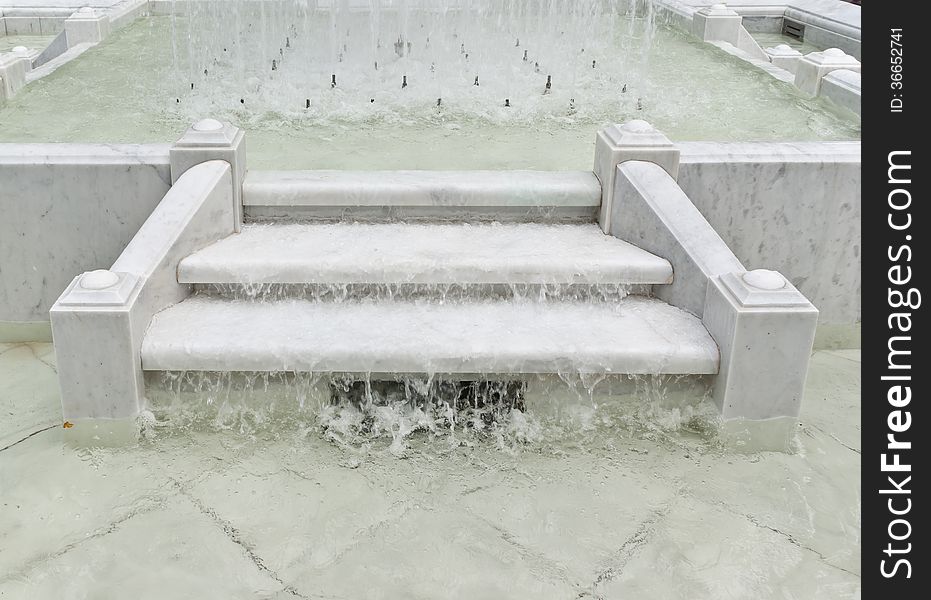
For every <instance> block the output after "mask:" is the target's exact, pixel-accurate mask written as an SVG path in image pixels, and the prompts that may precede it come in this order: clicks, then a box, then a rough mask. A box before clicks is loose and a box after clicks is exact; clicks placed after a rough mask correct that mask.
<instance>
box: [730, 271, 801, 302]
mask: <svg viewBox="0 0 931 600" xmlns="http://www.w3.org/2000/svg"><path fill="white" fill-rule="evenodd" d="M721 283H722V284H724V287H726V288H727V289H728V291H730V293H732V294H733V295H734V297H735V298H737V301H738V302H740V304H741V306H745V307H748V308H754V307H761V308H762V307H769V306H785V307H797V308H805V307H810V306H811V302H809V301H808V298H806V297H805V296H803V295H802V293H801V292H799V291H798V290H797V289H796V288H795V286H793V285H792V284H791V283H789V280H788V279H786V278H785V277H783V276H782V274H780V273H778V272H777V271H770V270H767V269H756V270H754V271H742V272H736V273H725V274H724V275H721Z"/></svg>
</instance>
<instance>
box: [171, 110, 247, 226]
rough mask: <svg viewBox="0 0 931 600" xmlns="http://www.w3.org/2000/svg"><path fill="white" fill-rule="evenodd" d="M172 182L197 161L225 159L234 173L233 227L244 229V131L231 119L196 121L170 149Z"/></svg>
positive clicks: (198, 162)
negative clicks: (226, 120) (229, 121)
mask: <svg viewBox="0 0 931 600" xmlns="http://www.w3.org/2000/svg"><path fill="white" fill-rule="evenodd" d="M169 156H170V163H171V183H172V185H174V184H175V183H176V182H177V181H178V179H179V178H180V177H181V175H183V174H184V172H185V171H187V170H188V169H190V168H191V167H193V166H195V165H199V164H201V163H204V162H207V161H211V160H223V161H226V162H228V163H229V164H230V167H231V168H232V173H233V216H234V231H236V232H237V233H238V232H239V231H240V230H241V229H242V183H243V180H244V179H245V178H246V144H245V133H244V132H243V130H242V129H240V128H239V127H236V126H235V125H231V124H230V123H221V122H220V121H217V120H215V119H202V120H200V121H198V122H196V123H194V124H193V125H192V126H191V127H189V128H188V130H187V131H185V132H184V135H182V136H181V138H180V139H178V141H177V142H175V143H174V145H173V146H172V147H171V150H170V151H169Z"/></svg>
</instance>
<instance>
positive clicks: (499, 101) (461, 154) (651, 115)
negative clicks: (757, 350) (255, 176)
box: [0, 3, 860, 170]
mask: <svg viewBox="0 0 931 600" xmlns="http://www.w3.org/2000/svg"><path fill="white" fill-rule="evenodd" d="M191 4H199V3H191ZM204 4H206V5H210V3H204ZM179 5H180V3H179ZM208 16H209V15H200V18H199V20H207V17H208ZM428 16H429V15H427V16H425V17H424V18H423V21H424V22H425V23H428V24H429V23H432V21H431V20H430V19H429V18H427V17H428ZM186 18H187V17H186V14H185V13H184V12H181V13H180V14H178V15H175V16H173V17H169V16H157V17H149V18H143V19H139V20H137V21H136V22H135V23H133V24H132V25H130V26H128V27H126V28H125V29H122V30H120V31H118V32H116V33H114V34H113V35H112V36H111V37H110V38H108V39H107V40H105V41H104V42H103V43H101V44H100V45H98V46H96V47H94V48H92V49H90V50H88V51H87V52H86V53H84V54H83V55H82V56H80V57H78V58H77V59H75V60H74V61H72V62H70V63H68V64H66V65H64V66H62V67H61V68H59V69H58V70H57V71H55V72H54V73H52V74H51V75H48V76H46V77H45V78H43V79H40V80H38V81H35V82H33V83H31V84H29V85H28V86H27V87H26V88H25V89H24V90H22V92H20V93H19V94H18V95H16V96H15V97H13V98H12V99H11V100H10V101H8V102H7V104H6V105H5V106H3V107H0V142H25V141H30V142H36V141H46V142H108V143H116V142H132V143H140V142H141V143H146V142H166V141H170V140H172V139H174V137H175V136H176V135H177V132H178V131H179V130H183V128H184V127H186V126H187V125H188V124H189V123H190V122H192V121H193V120H196V119H197V118H200V117H201V116H203V115H208V114H209V115H212V116H214V117H216V118H220V119H222V120H228V121H230V122H234V123H237V124H238V125H240V126H242V127H244V128H245V129H247V130H248V131H249V159H250V165H251V166H252V167H253V168H259V169H299V168H316V169H319V168H333V169H392V168H424V169H454V168H460V169H478V168H490V169H509V168H510V169H513V168H533V169H551V170H552V169H588V168H590V161H591V154H592V140H593V136H594V132H595V131H596V130H598V129H600V128H601V127H603V126H604V125H606V124H608V123H617V122H624V121H626V120H629V119H633V118H639V119H646V120H648V121H650V122H651V123H653V124H654V125H655V126H657V127H658V128H659V129H660V130H662V131H663V132H664V133H666V134H667V135H668V136H669V137H670V138H672V139H676V140H679V141H687V140H703V141H709V140H714V141H722V142H723V141H805V140H849V139H858V138H859V131H860V127H859V120H858V119H857V118H856V117H855V116H854V115H852V114H848V113H845V112H844V111H843V110H842V109H838V108H836V107H833V106H830V105H829V104H828V103H827V102H826V101H824V100H823V99H810V98H807V97H805V96H803V95H802V94H801V93H800V92H799V91H798V90H797V89H796V88H794V87H793V86H792V85H791V84H789V83H785V82H782V81H778V80H776V79H773V78H772V77H771V76H770V75H769V74H767V73H765V72H763V71H761V70H758V69H756V68H754V67H753V66H752V65H749V64H747V63H745V62H743V61H741V60H739V59H737V58H734V57H732V56H730V55H728V54H726V53H725V52H723V51H721V50H719V49H717V48H715V47H713V46H710V45H708V44H704V43H702V42H701V41H699V40H697V39H694V38H692V37H690V36H689V35H688V34H686V33H683V32H681V31H678V30H676V29H674V28H671V27H669V26H667V25H664V24H663V23H662V20H661V19H658V18H656V17H654V18H653V20H650V19H648V18H647V17H644V16H641V17H637V18H629V17H627V16H618V15H608V16H606V17H605V18H603V19H601V20H600V22H601V23H602V24H601V26H600V29H602V30H603V31H599V34H603V36H604V39H605V41H604V42H602V43H601V44H597V45H596V44H589V47H588V48H585V52H584V53H582V52H581V48H579V49H578V50H575V46H578V45H580V44H581V43H576V44H572V48H573V52H569V51H568V50H566V49H565V48H554V49H553V51H551V52H550V53H549V56H550V61H549V63H545V64H542V65H541V67H540V68H539V72H536V71H537V69H535V67H534V66H533V64H531V62H530V61H528V62H524V61H523V60H522V56H523V50H527V51H528V54H530V53H533V54H531V56H536V55H537V53H538V52H539V53H541V54H544V55H546V54H545V53H543V51H542V50H538V48H540V47H541V46H543V47H545V46H546V44H544V43H543V40H546V39H549V38H547V37H546V36H543V35H542V34H540V35H538V36H534V35H533V32H523V35H524V38H523V39H521V40H519V41H520V44H521V46H519V47H516V46H515V43H516V42H517V41H518V39H517V36H519V35H521V34H522V33H521V32H519V31H516V32H510V31H509V32H501V33H500V34H497V33H491V31H493V26H494V25H495V21H494V20H489V21H480V22H478V23H472V25H471V29H470V30H469V33H470V35H471V36H472V37H471V38H470V40H472V41H470V42H469V43H470V46H472V45H474V46H475V48H476V49H474V50H470V52H469V59H468V60H466V59H465V58H464V56H465V55H464V54H460V53H459V50H460V44H464V43H465V42H464V41H461V42H460V41H459V40H464V39H465V37H464V36H465V34H462V35H463V37H456V38H455V41H454V40H453V39H452V38H451V36H452V35H453V33H452V32H450V31H448V30H446V31H445V36H446V37H448V38H450V39H446V40H440V39H438V38H439V37H440V34H436V35H434V36H433V37H432V38H431V44H432V46H431V48H429V49H428V48H426V41H425V40H426V37H427V35H428V34H427V33H422V32H421V29H420V28H419V27H416V24H417V23H419V21H417V20H416V19H415V17H414V16H411V17H410V21H411V23H410V24H409V27H412V28H413V29H414V30H415V31H416V32H417V34H416V36H414V35H412V36H411V44H412V46H411V48H412V49H411V54H410V55H409V56H403V57H399V56H397V55H396V54H395V52H394V48H393V47H392V46H391V45H390V44H389V43H388V41H385V42H384V47H382V48H381V49H380V50H379V49H373V48H372V47H370V46H371V37H372V34H371V33H370V32H368V31H367V30H366V26H367V25H368V24H370V21H369V20H368V17H363V16H360V15H357V14H356V13H351V14H350V15H349V16H348V17H347V22H348V24H347V27H349V28H350V30H351V33H352V34H353V37H352V39H353V40H355V39H356V38H359V37H361V38H362V39H363V41H364V42H365V43H366V44H368V45H363V47H362V48H360V49H359V50H358V51H357V52H356V53H352V52H347V53H346V56H345V57H344V59H343V60H344V62H342V63H341V62H338V61H337V60H331V59H329V58H327V57H328V55H329V54H330V51H329V48H331V46H332V45H333V44H332V43H331V42H332V40H327V39H326V38H325V37H323V38H321V39H320V40H316V39H315V40H310V39H306V38H302V37H301V38H296V39H295V40H294V42H293V44H292V47H291V48H287V49H285V48H280V49H281V50H282V53H283V55H284V58H283V59H281V60H282V62H281V63H280V65H278V66H277V67H276V70H275V71H272V70H271V60H278V59H275V58H271V56H272V55H271V53H269V57H270V58H269V60H268V61H260V60H259V59H254V60H251V61H245V59H242V60H243V62H244V64H245V66H246V67H247V68H244V69H239V68H238V65H239V64H240V63H239V62H236V59H235V57H234V58H230V59H224V58H223V46H222V45H220V44H222V41H216V40H214V41H211V42H210V43H207V42H206V41H205V42H204V45H205V47H206V48H200V47H198V48H194V49H191V48H185V47H184V46H183V45H181V44H179V43H177V42H174V43H173V42H172V40H179V39H187V31H188V22H187V20H186ZM312 18H313V19H317V20H321V21H324V23H317V25H318V26H319V28H322V29H323V30H324V31H326V28H325V27H324V25H325V20H326V18H327V17H325V16H319V15H318V16H316V17H312ZM383 20H384V21H390V15H387V16H385V17H384V19H383ZM584 23H588V21H583V24H584ZM311 25H313V23H312V24H311ZM311 25H308V27H309V28H310V30H311V31H316V29H314V28H313V27H312V26H311ZM382 25H383V27H384V29H385V30H389V29H392V30H393V28H391V27H390V26H389V23H382ZM445 26H448V27H451V25H450V24H446V25H445ZM208 31H209V29H208ZM173 32H174V33H173ZM544 33H546V35H547V36H550V37H551V38H554V39H560V36H559V34H558V33H551V32H549V31H546V32H544ZM217 35H219V34H217ZM567 35H568V34H567ZM282 36H283V37H285V38H287V37H288V36H287V31H284V32H281V34H280V35H278V37H282ZM254 37H257V38H260V37H261V36H259V35H256V36H254ZM577 37H578V36H577ZM250 39H252V38H250ZM579 39H582V38H579ZM314 41H319V46H320V47H321V48H325V49H326V50H320V51H319V53H318V54H319V55H314V52H313V51H314V50H315V49H317V46H315V45H314V43H313V42H314ZM441 41H443V42H444V44H443V45H441V44H440V42H441ZM574 41H577V40H574ZM278 42H280V44H279V43H278ZM534 43H536V46H534ZM285 44H286V41H285V39H282V40H277V38H275V40H274V42H273V43H272V45H273V46H274V47H275V48H274V50H275V52H274V53H275V54H276V55H277V51H278V50H279V45H281V46H284V45H285ZM376 44H377V42H376ZM308 46H309V47H310V48H309V49H308ZM483 48H488V50H485V51H483V50H482V49H483ZM405 49H406V46H405ZM226 50H227V54H233V53H235V52H237V51H239V52H243V53H246V54H247V55H248V56H252V55H258V54H259V52H258V51H257V50H256V49H255V48H252V47H250V48H245V49H238V48H234V47H232V45H230V46H228V47H226ZM405 51H406V50H405ZM428 52H429V53H430V54H427V55H426V56H421V53H428ZM300 53H304V54H300ZM306 54H310V56H305V55H306ZM375 55H377V56H378V57H380V58H381V61H380V63H379V69H378V70H377V71H376V70H375V69H374V62H375V59H374V58H373V56H375ZM191 56H194V57H195V58H191ZM207 56H209V57H210V58H209V59H208V58H205V57H207ZM213 58H217V63H216V64H214V61H213ZM537 58H541V57H540V56H537ZM279 59H280V57H279ZM224 60H225V62H223V61H224ZM350 60H353V61H355V62H350ZM592 61H595V68H592V66H591V63H592ZM266 62H267V64H266ZM193 64H196V68H195V67H193V66H192V65H193ZM258 64H261V68H263V69H267V71H266V72H264V73H261V72H255V73H253V72H252V71H250V70H249V69H252V70H255V69H258V68H259V67H258V66H256V65H258ZM434 65H435V69H434V72H431V67H432V66H434ZM205 69H206V71H207V75H204V73H203V72H204V70H205ZM333 72H335V74H336V75H337V79H338V86H337V88H335V89H332V88H331V87H330V77H331V75H332V74H334V73H333ZM405 75H406V76H407V81H408V85H407V87H406V88H402V80H403V77H404V76H405ZM476 76H478V77H480V85H479V86H475V85H474V78H475V77H476ZM547 76H550V77H552V86H551V89H550V92H549V93H547V94H544V93H543V92H544V91H546V89H545V86H546V78H547ZM260 77H261V79H260ZM192 83H193V84H194V89H193V90H191V84H192ZM625 86H626V89H627V91H626V92H623V90H624V89H625ZM438 98H442V102H441V105H440V106H439V107H438V106H437V99H438ZM372 100H374V102H372ZM505 100H508V101H509V104H510V106H509V107H507V106H505ZM241 101H242V102H241ZM308 101H309V104H310V107H309V108H307V103H308Z"/></svg>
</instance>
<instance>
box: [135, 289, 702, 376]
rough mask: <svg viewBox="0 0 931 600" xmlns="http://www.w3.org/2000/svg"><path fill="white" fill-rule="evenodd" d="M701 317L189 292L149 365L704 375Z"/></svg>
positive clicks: (150, 345)
mask: <svg viewBox="0 0 931 600" xmlns="http://www.w3.org/2000/svg"><path fill="white" fill-rule="evenodd" d="M718 360H719V355H718V348H717V346H716V345H715V343H714V340H713V339H712V338H711V336H710V335H709V334H708V332H707V330H706V329H705V328H704V326H703V325H702V323H701V321H700V320H699V319H698V318H696V317H695V316H693V315H691V314H689V313H686V312H684V311H682V310H679V309H677V308H674V307H672V306H669V305H668V304H665V303H664V302H662V301H660V300H656V299H652V298H646V297H641V296H630V297H628V298H626V299H624V300H622V301H620V302H617V303H591V302H586V303H571V302H570V303H561V302H471V303H469V302H467V303H445V304H441V303H429V302H309V301H303V300H287V301H280V302H249V301H242V300H229V299H223V298H217V297H213V296H206V295H195V296H192V297H190V298H189V299H187V300H185V301H183V302H181V303H179V304H176V305H174V306H172V307H170V308H168V309H166V310H164V311H162V312H160V313H158V314H156V315H155V317H154V318H153V320H152V322H151V324H150V326H149V328H148V330H147V331H146V334H145V337H144V339H143V343H142V366H143V369H145V370H148V371H175V370H189V371H315V372H350V373H496V374H507V373H511V374H517V373H570V372H572V373H578V372H587V373H614V374H622V373H630V374H710V373H716V372H717V369H718Z"/></svg>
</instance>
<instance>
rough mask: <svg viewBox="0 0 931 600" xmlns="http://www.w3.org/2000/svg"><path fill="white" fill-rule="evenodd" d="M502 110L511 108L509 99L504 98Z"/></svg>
mask: <svg viewBox="0 0 931 600" xmlns="http://www.w3.org/2000/svg"><path fill="white" fill-rule="evenodd" d="M504 108H511V99H510V98H505V99H504Z"/></svg>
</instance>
